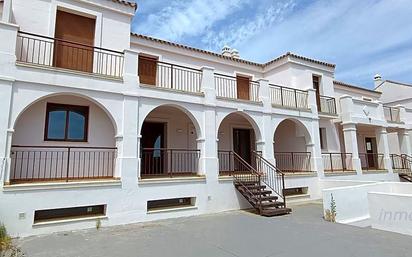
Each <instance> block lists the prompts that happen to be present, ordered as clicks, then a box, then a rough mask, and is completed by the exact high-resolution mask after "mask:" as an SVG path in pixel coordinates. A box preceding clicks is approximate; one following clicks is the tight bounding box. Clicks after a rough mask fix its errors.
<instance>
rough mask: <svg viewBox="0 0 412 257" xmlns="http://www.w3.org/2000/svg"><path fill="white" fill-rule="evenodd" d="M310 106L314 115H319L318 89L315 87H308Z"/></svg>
mask: <svg viewBox="0 0 412 257" xmlns="http://www.w3.org/2000/svg"><path fill="white" fill-rule="evenodd" d="M308 108H309V109H310V110H311V112H312V113H313V115H315V116H318V104H317V102H316V90H315V89H313V88H310V89H308Z"/></svg>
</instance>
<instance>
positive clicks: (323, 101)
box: [317, 95, 337, 115]
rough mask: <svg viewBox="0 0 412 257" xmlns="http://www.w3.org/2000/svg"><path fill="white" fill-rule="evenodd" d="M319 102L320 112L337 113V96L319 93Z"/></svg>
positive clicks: (326, 113)
mask: <svg viewBox="0 0 412 257" xmlns="http://www.w3.org/2000/svg"><path fill="white" fill-rule="evenodd" d="M317 103H318V111H319V114H325V115H337V111H336V100H335V98H333V97H329V96H323V95H319V96H318V100H317Z"/></svg>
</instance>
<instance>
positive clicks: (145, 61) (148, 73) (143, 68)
mask: <svg viewBox="0 0 412 257" xmlns="http://www.w3.org/2000/svg"><path fill="white" fill-rule="evenodd" d="M138 69H139V71H138V73H139V79H140V83H142V84H146V85H151V86H156V76H157V59H156V58H152V57H146V56H139V68H138Z"/></svg>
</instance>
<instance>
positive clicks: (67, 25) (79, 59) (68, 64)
mask: <svg viewBox="0 0 412 257" xmlns="http://www.w3.org/2000/svg"><path fill="white" fill-rule="evenodd" d="M95 23H96V21H95V19H92V18H87V17H84V16H80V15H76V14H72V13H68V12H63V11H59V10H57V14H56V29H55V34H54V35H55V38H56V39H61V40H56V41H55V46H54V65H55V66H56V67H60V68H66V69H71V70H78V71H84V72H93V57H94V53H93V51H94V50H93V46H94V32H95ZM66 41H70V42H73V43H69V42H66ZM76 43H78V44H76Z"/></svg>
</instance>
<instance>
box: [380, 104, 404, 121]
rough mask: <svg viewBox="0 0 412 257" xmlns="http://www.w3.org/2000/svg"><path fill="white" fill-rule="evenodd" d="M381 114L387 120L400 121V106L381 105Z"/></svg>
mask: <svg viewBox="0 0 412 257" xmlns="http://www.w3.org/2000/svg"><path fill="white" fill-rule="evenodd" d="M383 115H384V117H385V120H386V121H387V122H392V123H400V122H401V117H400V108H398V107H390V106H383Z"/></svg>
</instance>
